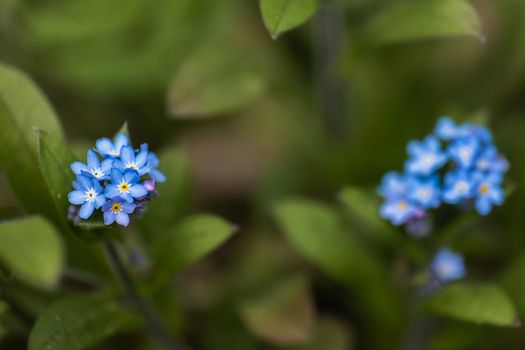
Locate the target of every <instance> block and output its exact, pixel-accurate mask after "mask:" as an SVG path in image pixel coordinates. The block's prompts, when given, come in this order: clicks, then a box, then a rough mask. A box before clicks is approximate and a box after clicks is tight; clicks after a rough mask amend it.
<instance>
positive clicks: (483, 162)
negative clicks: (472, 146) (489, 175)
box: [476, 145, 509, 173]
mask: <svg viewBox="0 0 525 350" xmlns="http://www.w3.org/2000/svg"><path fill="white" fill-rule="evenodd" d="M476 169H477V170H478V171H482V172H497V173H505V172H506V171H507V170H508V169H509V163H508V162H507V160H506V159H505V158H503V157H502V156H501V155H500V154H499V152H498V150H497V148H496V147H495V146H492V145H489V146H487V147H485V149H484V150H483V151H482V152H481V154H480V155H479V157H478V159H477V160H476Z"/></svg>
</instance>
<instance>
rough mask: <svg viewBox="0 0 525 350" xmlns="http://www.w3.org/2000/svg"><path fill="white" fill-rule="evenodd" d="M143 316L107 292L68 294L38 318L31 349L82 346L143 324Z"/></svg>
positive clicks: (67, 349) (60, 349)
mask: <svg viewBox="0 0 525 350" xmlns="http://www.w3.org/2000/svg"><path fill="white" fill-rule="evenodd" d="M140 323H141V321H140V318H139V317H138V316H136V315H135V314H134V313H132V312H131V311H130V310H128V309H125V308H124V307H122V306H121V305H119V304H118V303H117V302H115V301H112V300H111V299H109V298H108V297H106V296H100V295H95V296H80V297H70V298H65V299H62V300H59V301H56V302H54V303H53V304H51V305H50V306H49V307H48V308H47V309H46V310H45V311H44V313H43V314H42V315H41V316H40V317H39V318H38V320H37V322H36V324H35V326H34V328H33V330H32V331H31V335H30V337H29V350H48V349H53V350H81V349H86V348H89V347H92V346H93V345H95V344H97V343H99V342H100V341H102V340H104V339H106V338H108V337H111V336H113V335H115V334H118V333H121V332H125V331H129V330H132V329H134V328H136V327H137V326H139V325H140Z"/></svg>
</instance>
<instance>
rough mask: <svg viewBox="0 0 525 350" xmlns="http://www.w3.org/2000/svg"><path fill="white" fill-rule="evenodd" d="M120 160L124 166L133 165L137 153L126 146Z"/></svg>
mask: <svg viewBox="0 0 525 350" xmlns="http://www.w3.org/2000/svg"><path fill="white" fill-rule="evenodd" d="M120 159H121V160H122V162H123V163H124V164H128V163H133V162H134V161H135V152H134V151H133V148H131V147H129V146H125V147H123V148H122V150H121V151H120Z"/></svg>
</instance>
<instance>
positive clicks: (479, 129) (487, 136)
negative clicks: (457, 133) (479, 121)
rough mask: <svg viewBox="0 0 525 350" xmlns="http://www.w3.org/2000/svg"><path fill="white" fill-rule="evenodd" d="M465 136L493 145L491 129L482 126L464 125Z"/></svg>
mask: <svg viewBox="0 0 525 350" xmlns="http://www.w3.org/2000/svg"><path fill="white" fill-rule="evenodd" d="M464 125H465V126H464V127H465V136H470V137H474V138H476V139H478V140H479V141H480V142H481V143H482V144H485V145H486V144H491V143H492V133H491V132H490V130H489V129H487V128H486V127H484V126H481V125H474V124H464Z"/></svg>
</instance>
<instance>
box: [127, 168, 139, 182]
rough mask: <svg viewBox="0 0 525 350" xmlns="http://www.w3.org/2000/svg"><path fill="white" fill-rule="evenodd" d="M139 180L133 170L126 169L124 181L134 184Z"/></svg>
mask: <svg viewBox="0 0 525 350" xmlns="http://www.w3.org/2000/svg"><path fill="white" fill-rule="evenodd" d="M139 180H140V179H139V175H138V173H137V172H136V171H135V170H126V172H125V173H124V181H126V182H127V183H128V184H131V185H132V184H135V183H137V182H138V181H139Z"/></svg>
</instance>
